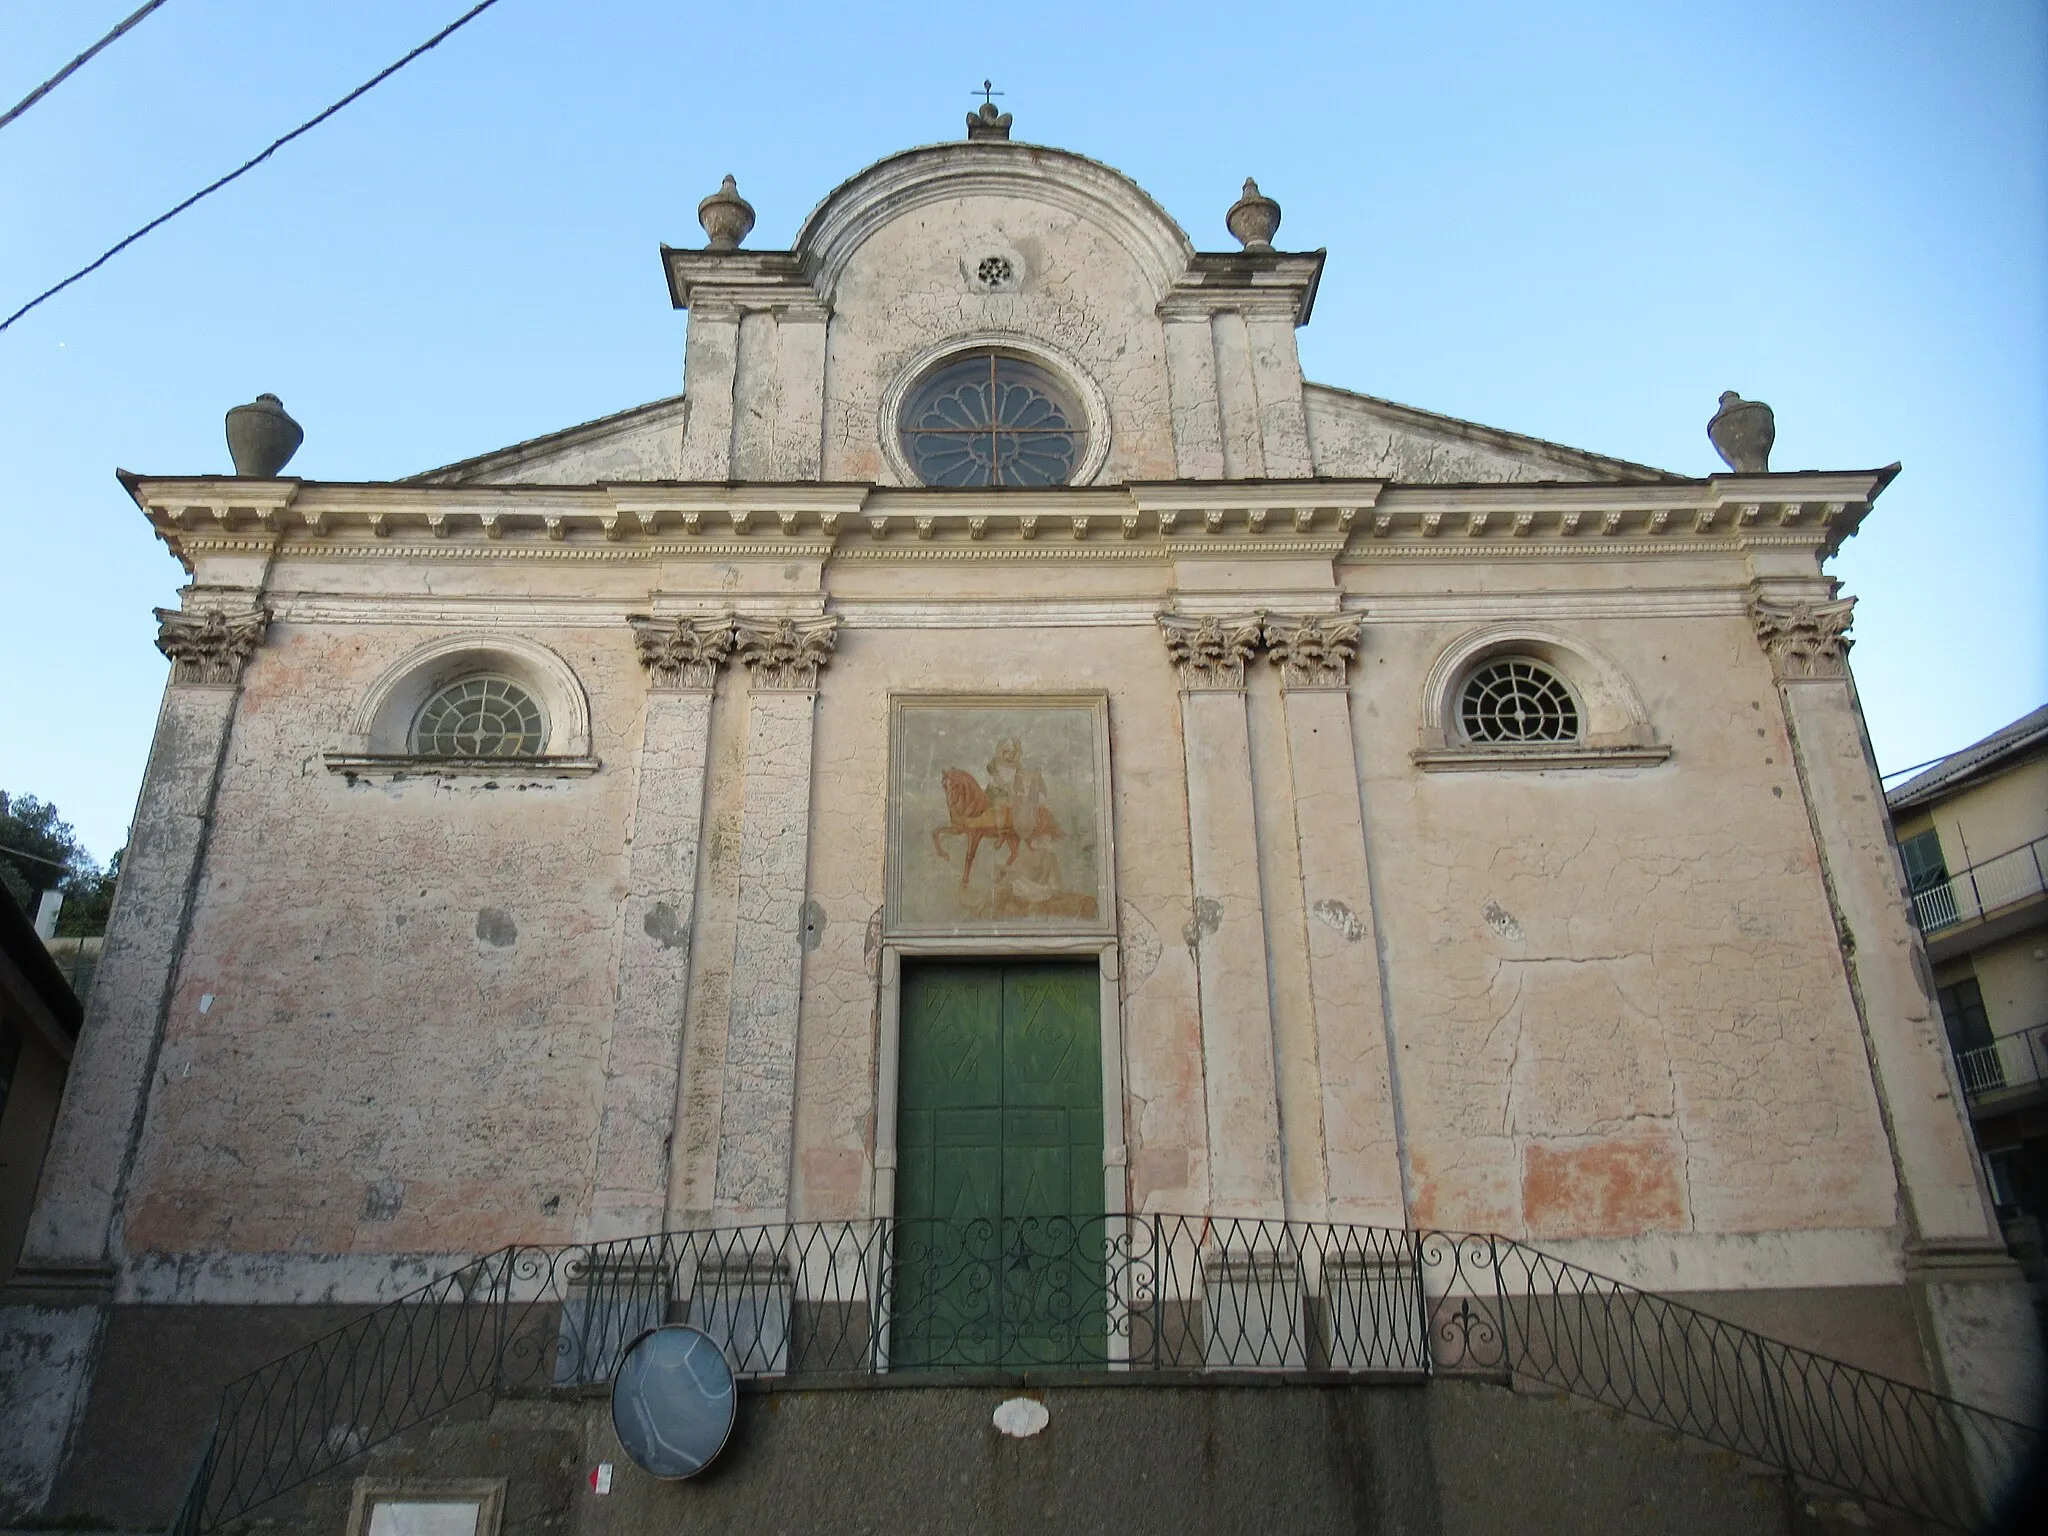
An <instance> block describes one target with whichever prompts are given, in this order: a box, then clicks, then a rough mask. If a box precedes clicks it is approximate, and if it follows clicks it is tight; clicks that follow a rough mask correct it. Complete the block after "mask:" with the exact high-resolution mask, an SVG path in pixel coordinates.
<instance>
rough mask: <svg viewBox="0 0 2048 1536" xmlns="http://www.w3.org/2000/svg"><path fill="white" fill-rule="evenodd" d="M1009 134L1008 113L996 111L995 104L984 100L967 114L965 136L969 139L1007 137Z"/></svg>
mask: <svg viewBox="0 0 2048 1536" xmlns="http://www.w3.org/2000/svg"><path fill="white" fill-rule="evenodd" d="M1009 136H1010V114H1009V113H1007V112H998V111H997V110H996V104H995V103H994V102H992V101H984V102H983V103H982V104H981V105H980V106H978V107H976V108H975V109H974V110H973V111H972V112H970V113H968V114H967V137H968V138H970V139H1007V138H1009Z"/></svg>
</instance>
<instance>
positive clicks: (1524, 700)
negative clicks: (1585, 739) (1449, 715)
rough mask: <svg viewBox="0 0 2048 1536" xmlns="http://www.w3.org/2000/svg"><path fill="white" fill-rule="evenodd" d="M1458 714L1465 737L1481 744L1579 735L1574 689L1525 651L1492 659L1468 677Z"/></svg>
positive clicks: (1502, 743)
mask: <svg viewBox="0 0 2048 1536" xmlns="http://www.w3.org/2000/svg"><path fill="white" fill-rule="evenodd" d="M1458 719H1459V723H1460V724H1461V725H1462V726H1463V727H1464V731H1465V739H1466V740H1467V741H1471V742H1475V743H1478V744H1480V745H1482V746H1511V745H1513V744H1515V743H1517V742H1535V741H1576V740H1578V738H1579V706H1578V704H1577V703H1576V702H1575V701H1574V700H1573V698H1572V695H1571V690H1570V689H1568V688H1566V687H1565V685H1564V680H1563V679H1562V678H1560V677H1559V676H1558V675H1557V674H1556V673H1555V672H1553V671H1551V669H1550V668H1548V667H1546V666H1545V665H1543V663H1542V662H1540V661H1532V660H1530V659H1529V658H1528V657H1526V656H1504V657H1502V658H1501V659H1500V660H1498V661H1490V662H1488V663H1486V665H1484V666H1482V667H1481V668H1480V669H1479V670H1478V671H1476V672H1474V673H1473V674H1472V676H1471V677H1470V678H1468V679H1466V682H1465V688H1464V691H1463V693H1461V694H1460V695H1459V698H1458Z"/></svg>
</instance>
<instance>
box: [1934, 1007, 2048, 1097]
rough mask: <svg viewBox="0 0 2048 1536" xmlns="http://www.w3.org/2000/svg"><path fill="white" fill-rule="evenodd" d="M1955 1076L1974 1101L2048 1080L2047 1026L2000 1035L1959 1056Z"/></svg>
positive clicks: (2039, 1025)
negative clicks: (2009, 1089)
mask: <svg viewBox="0 0 2048 1536" xmlns="http://www.w3.org/2000/svg"><path fill="white" fill-rule="evenodd" d="M1956 1075H1957V1076H1958V1077H1960V1078H1961V1079H1962V1080H1963V1092H1964V1094H1965V1095H1966V1096H1968V1097H1969V1098H1970V1099H1972V1100H1976V1099H1981V1098H1983V1097H1984V1096H1985V1095H1986V1094H1989V1093H2000V1092H2003V1091H2004V1090H2006V1089H2008V1088H2031V1087H2033V1086H2034V1085H2035V1084H2036V1083H2039V1082H2041V1081H2043V1080H2044V1079H2048V1024H2037V1025H2035V1026H2034V1028H2032V1029H2020V1030H2015V1031H2013V1032H2012V1033H2011V1034H2009V1035H2000V1036H1998V1038H1997V1039H1995V1040H1993V1041H1992V1042H1991V1043H1990V1044H1989V1045H1980V1046H1977V1047H1975V1048H1974V1049H1971V1050H1967V1051H1958V1052H1957V1053H1956Z"/></svg>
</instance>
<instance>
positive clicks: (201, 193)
mask: <svg viewBox="0 0 2048 1536" xmlns="http://www.w3.org/2000/svg"><path fill="white" fill-rule="evenodd" d="M497 3H498V0H482V3H481V4H479V5H474V6H472V7H470V9H469V10H467V11H465V12H464V13H463V14H462V15H461V16H458V17H457V18H456V19H455V20H454V21H451V22H450V23H448V25H447V26H445V27H443V28H442V29H441V30H440V31H438V32H436V33H435V34H434V35H433V36H432V37H430V38H428V39H427V40H426V41H425V42H424V43H421V44H420V45H419V47H417V48H415V49H413V51H412V52H411V53H408V54H407V55H406V56H405V57H404V58H402V59H400V60H399V61H398V62H397V63H396V64H391V65H388V66H386V67H385V68H383V69H380V70H379V71H377V73H376V74H374V75H372V76H371V77H370V78H369V79H367V80H365V81H364V82H363V83H362V84H361V85H359V86H357V87H356V88H355V89H354V90H352V91H350V92H349V93H348V94H347V95H346V96H344V97H342V98H341V100H339V101H337V102H336V103H335V104H334V105H333V106H331V107H329V108H328V109H327V110H326V111H324V112H322V113H320V114H319V116H317V117H310V118H308V119H307V120H306V121H305V122H303V123H301V124H299V126H298V127H296V128H294V129H293V130H292V131H291V132H290V133H288V134H286V135H285V136H284V137H283V138H281V139H277V140H274V141H273V142H272V143H271V145H270V147H269V148H267V149H265V150H264V151H263V152H262V153H261V154H259V155H255V156H253V157H251V158H250V159H248V160H244V161H243V162H242V163H241V164H240V165H238V166H236V167H235V168H234V169H233V170H232V171H229V172H228V173H227V175H225V176H223V177H221V178H220V180H218V181H215V182H211V183H209V184H208V185H206V186H203V187H201V188H200V189H199V190H198V191H197V192H194V193H193V194H192V195H191V196H190V197H188V198H186V199H185V201H183V202H182V203H180V204H178V206H177V207H175V208H173V209H171V211H170V212H168V213H163V214H159V215H157V217H155V218H153V219H151V220H150V221H149V222H148V223H147V224H145V225H143V226H142V228H140V229H138V230H136V231H135V233H134V234H132V235H130V236H129V237H128V238H127V239H125V240H122V241H119V242H118V243H116V244H114V245H111V246H109V247H108V248H107V249H106V250H105V251H103V252H101V253H100V255H99V256H98V257H97V258H96V259H94V260H93V261H90V262H88V263H87V264H86V265H84V266H82V267H80V268H79V269H78V270H77V271H76V272H74V273H72V274H71V275H70V276H69V277H67V278H65V279H64V281H63V282H61V283H57V284H55V285H54V286H52V287H49V288H45V289H44V290H43V291H42V292H41V293H39V294H37V295H36V296H35V297H34V298H32V299H30V300H29V301H28V302H27V303H26V304H24V305H22V306H21V308H19V309H17V310H16V311H15V312H14V313H13V314H11V315H9V316H8V317H7V318H6V319H5V320H0V331H4V330H6V329H7V328H8V327H9V326H10V325H12V324H14V322H15V321H17V320H19V319H20V318H21V317H22V316H23V315H25V314H27V313H28V312H29V311H30V310H32V309H34V308H35V307H36V306H37V305H38V304H41V303H43V302H45V301H46V300H49V299H54V298H55V297H56V296H57V295H58V294H60V293H62V292H63V291H64V290H65V289H66V288H69V287H70V286H71V285H72V284H73V283H75V282H77V281H78V280H79V279H80V278H82V277H89V276H91V275H92V274H93V273H94V272H97V271H98V270H99V269H100V268H101V267H103V266H105V265H106V264H107V263H108V262H110V261H112V260H113V259H114V258H115V257H116V256H118V255H120V254H121V253H122V252H123V251H125V250H127V249H128V247H129V246H131V245H133V244H134V243H135V242H136V241H138V240H140V239H141V238H142V237H143V236H144V235H146V234H148V233H149V232H150V231H151V230H153V229H158V228H161V227H162V226H163V225H165V224H168V223H170V221H171V220H172V219H175V218H176V217H177V216H178V215H179V214H181V213H183V212H184V211H185V210H186V209H187V208H190V207H191V206H192V205H193V204H194V203H196V202H198V201H199V200H200V199H201V198H205V197H211V196H212V195H213V194H214V193H216V192H218V191H219V190H220V189H221V188H222V187H224V186H226V185H227V184H228V183H229V182H231V181H233V180H234V179H235V178H236V177H238V176H243V175H246V174H247V173H248V172H250V171H253V170H255V169H256V167H257V166H259V165H261V164H262V163H263V162H264V161H266V160H268V159H269V158H270V157H271V156H272V155H274V154H276V153H277V152H278V151H279V150H280V149H283V148H284V147H285V145H287V144H289V143H291V141H292V140H293V139H296V138H297V137H298V136H299V135H300V134H302V133H310V132H311V131H312V130H313V129H315V128H318V127H319V126H320V125H321V124H322V123H324V122H326V121H327V119H329V118H330V117H332V116H334V114H335V113H337V112H339V111H340V110H341V109H342V108H343V107H345V106H347V105H348V104H349V103H350V102H352V101H354V100H355V99H356V98H357V97H359V96H364V95H367V94H368V93H369V92H371V91H373V90H375V89H376V88H377V87H378V86H380V85H382V84H383V83H384V82H385V81H386V80H389V79H390V78H391V77H392V76H393V75H395V74H397V73H398V72H399V71H400V70H401V69H403V68H405V66H406V65H408V64H410V63H411V62H412V61H413V60H414V59H416V58H418V57H419V56H420V55H421V54H423V53H425V52H426V51H427V50H428V49H429V48H434V47H437V46H439V44H440V43H441V42H443V41H444V40H445V39H447V38H449V37H451V36H453V35H454V34H455V33H456V32H459V31H460V30H462V28H464V27H466V26H468V25H469V24H470V23H471V22H472V21H475V20H476V19H477V17H479V16H481V15H483V13H484V12H485V11H488V10H489V9H490V8H491V7H492V6H494V5H496V4H497Z"/></svg>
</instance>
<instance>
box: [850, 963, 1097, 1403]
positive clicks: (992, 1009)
mask: <svg viewBox="0 0 2048 1536" xmlns="http://www.w3.org/2000/svg"><path fill="white" fill-rule="evenodd" d="M899 1038H900V1046H899V1060H900V1063H901V1068H900V1085H899V1090H898V1100H897V1103H898V1111H897V1139H896V1218H897V1220H896V1237H895V1268H894V1284H893V1287H892V1295H891V1298H890V1363H891V1365H892V1366H893V1367H898V1368H912V1369H914V1368H917V1367H920V1366H940V1365H946V1366H953V1365H987V1366H1015V1365H1054V1364H1058V1365H1084V1364H1091V1363H1099V1362H1100V1361H1102V1360H1103V1359H1105V1358H1106V1355H1105V1344H1106V1339H1107V1327H1106V1320H1107V1316H1108V1307H1107V1300H1108V1298H1107V1296H1106V1294H1105V1272H1104V1258H1105V1253H1104V1243H1103V1236H1104V1234H1103V1226H1104V1220H1103V1207H1104V1202H1103V1171H1102V1014H1101V989H1100V981H1099V971H1098V967H1097V965H1096V964H1095V962H1093V961H1089V962H1085V963H1081V964H1075V963H1072V962H1065V961H1031V960H1018V961H1000V962H993V963H988V962H983V963H974V964H959V963H953V962H930V963H924V964H917V965H911V964H906V965H905V966H904V970H903V991H902V1011H901V1023H900V1037H899Z"/></svg>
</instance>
